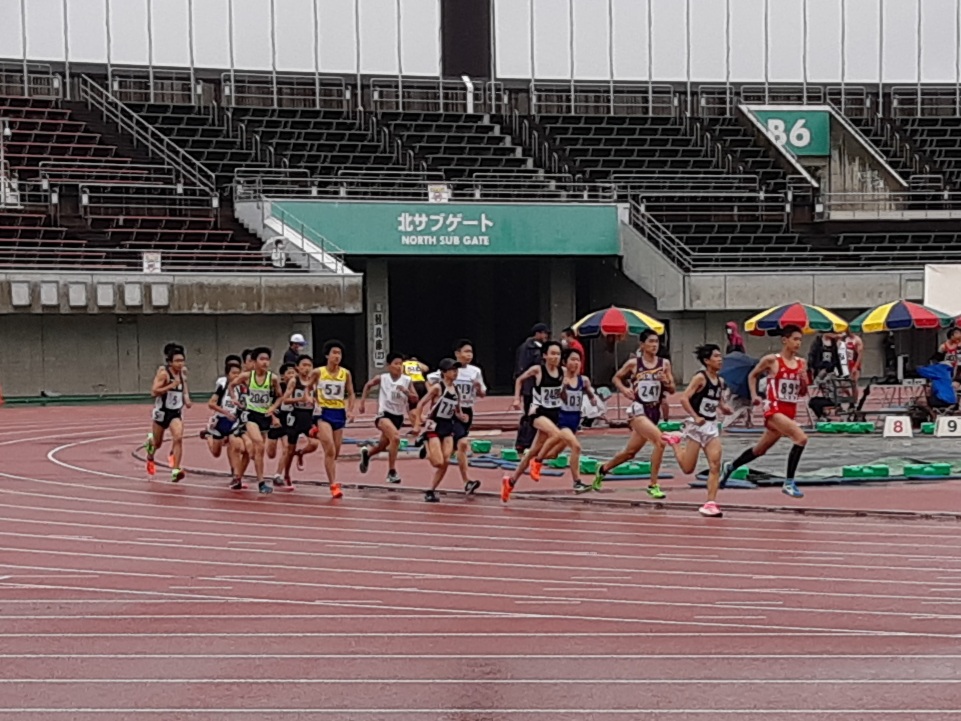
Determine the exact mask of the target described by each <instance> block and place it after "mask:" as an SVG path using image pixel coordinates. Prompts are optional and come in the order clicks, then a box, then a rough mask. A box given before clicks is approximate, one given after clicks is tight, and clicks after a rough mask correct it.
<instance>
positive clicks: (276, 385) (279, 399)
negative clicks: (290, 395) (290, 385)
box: [266, 376, 284, 420]
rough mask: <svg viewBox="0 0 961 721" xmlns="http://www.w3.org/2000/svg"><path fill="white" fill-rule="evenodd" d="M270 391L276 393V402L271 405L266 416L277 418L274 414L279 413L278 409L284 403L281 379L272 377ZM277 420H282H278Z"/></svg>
mask: <svg viewBox="0 0 961 721" xmlns="http://www.w3.org/2000/svg"><path fill="white" fill-rule="evenodd" d="M270 389H271V390H272V391H273V393H274V402H273V403H271V404H270V408H268V409H267V413H266V415H268V416H274V417H275V418H276V416H275V415H274V414H275V413H276V412H277V409H278V408H280V404H281V403H283V402H284V391H283V390H282V389H281V385H280V378H278V377H277V376H271V378H270ZM277 420H280V419H279V418H278V419H277Z"/></svg>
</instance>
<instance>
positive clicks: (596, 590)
mask: <svg viewBox="0 0 961 721" xmlns="http://www.w3.org/2000/svg"><path fill="white" fill-rule="evenodd" d="M541 590H542V591H545V592H549V591H564V592H568V593H607V589H606V588H571V587H570V586H566V587H564V588H547V587H545V588H542V589H541Z"/></svg>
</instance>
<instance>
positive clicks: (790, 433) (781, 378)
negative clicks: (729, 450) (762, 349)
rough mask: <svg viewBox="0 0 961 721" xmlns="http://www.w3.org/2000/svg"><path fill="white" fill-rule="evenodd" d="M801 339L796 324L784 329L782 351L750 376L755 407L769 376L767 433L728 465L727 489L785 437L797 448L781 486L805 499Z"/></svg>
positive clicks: (804, 390)
mask: <svg viewBox="0 0 961 721" xmlns="http://www.w3.org/2000/svg"><path fill="white" fill-rule="evenodd" d="M801 338H802V336H801V329H800V328H798V327H797V326H796V325H791V326H787V327H786V328H784V329H783V330H782V331H781V352H780V353H777V354H775V353H772V354H770V355H766V356H764V357H763V358H762V359H761V361H760V362H759V363H758V364H757V366H755V367H754V370H752V371H751V373H750V375H749V376H748V384H749V385H750V388H751V401H752V402H753V403H754V405H759V404H761V399H760V398H759V397H758V394H757V384H758V380H759V379H760V378H761V376H764V375H766V376H767V390H766V392H765V399H764V403H763V409H764V427H765V431H764V435H762V436H761V439H760V440H759V441H758V442H757V444H756V445H755V446H754V447H753V448H748V449H747V450H746V451H744V452H743V453H742V454H741V455H740V456H738V457H737V458H736V459H735V461H734V463H726V464H724V473H723V474H721V488H723V487H724V486H725V484H726V483H727V481H728V479H729V478H730V477H731V474H732V473H733V472H734V471H735V470H736V469H738V468H740V467H741V466H743V465H745V464H747V463H750V462H751V461H753V460H755V459H756V458H760V457H761V456H763V455H764V454H765V453H767V452H768V451H769V450H771V448H772V447H773V446H774V444H775V443H777V442H778V441H779V440H781V439H782V438H790V439H791V440H792V441H793V442H794V446H793V447H792V448H791V452H790V453H789V454H788V459H787V477H786V478H785V479H784V485H783V486H781V492H782V493H784V494H785V495H788V496H791V497H793V498H804V494H803V493H802V492H801V489H799V488H798V487H797V483H795V479H794V476H795V474H796V473H797V467H798V463H799V462H800V460H801V454H802V453H804V447H805V446H806V445H807V442H808V437H807V434H805V432H804V431H802V430H801V426H799V425H798V424H797V422H796V421H795V420H794V418H795V415H796V414H797V404H798V400H799V399H800V397H801V396H802V395H804V394H806V393H807V381H806V368H805V366H806V364H805V362H804V360H803V359H801V358H800V357H798V351H799V350H800V349H801Z"/></svg>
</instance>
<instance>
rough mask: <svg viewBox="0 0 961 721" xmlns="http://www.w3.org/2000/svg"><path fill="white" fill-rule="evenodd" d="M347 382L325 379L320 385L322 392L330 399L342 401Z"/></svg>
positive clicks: (325, 397) (326, 398)
mask: <svg viewBox="0 0 961 721" xmlns="http://www.w3.org/2000/svg"><path fill="white" fill-rule="evenodd" d="M346 385H347V384H346V383H344V381H324V382H323V383H321V385H320V392H321V393H322V394H323V396H324V399H325V400H328V401H342V400H344V396H345V388H346Z"/></svg>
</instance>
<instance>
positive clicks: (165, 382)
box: [144, 343, 190, 483]
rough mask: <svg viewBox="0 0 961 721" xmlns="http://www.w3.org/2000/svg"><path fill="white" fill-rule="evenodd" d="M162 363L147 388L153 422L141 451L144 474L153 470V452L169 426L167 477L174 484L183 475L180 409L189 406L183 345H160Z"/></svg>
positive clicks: (153, 472)
mask: <svg viewBox="0 0 961 721" xmlns="http://www.w3.org/2000/svg"><path fill="white" fill-rule="evenodd" d="M164 357H165V360H166V363H165V364H164V365H162V366H160V367H159V368H158V369H157V373H156V375H155V376H154V379H153V386H152V387H151V389H150V393H151V395H152V396H153V397H154V409H153V415H152V419H153V423H152V425H151V429H150V433H148V434H147V441H146V442H145V443H144V450H146V452H147V474H148V475H150V476H153V475H154V474H156V473H157V464H156V463H155V462H154V454H156V452H157V451H158V450H159V449H160V446H161V445H163V442H164V432H165V431H166V430H167V429H168V428H169V429H170V440H171V450H170V480H171V481H173V482H174V483H177V482H178V481H180V480H181V479H183V477H184V475H185V474H184V471H183V469H182V468H181V465H182V461H183V452H184V445H183V441H184V424H183V409H184V408H190V392H189V391H188V390H187V366H186V364H185V362H186V359H185V355H184V348H183V346H181V345H177V344H176V343H168V344H167V345H166V346H165V347H164Z"/></svg>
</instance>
